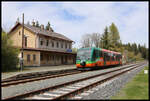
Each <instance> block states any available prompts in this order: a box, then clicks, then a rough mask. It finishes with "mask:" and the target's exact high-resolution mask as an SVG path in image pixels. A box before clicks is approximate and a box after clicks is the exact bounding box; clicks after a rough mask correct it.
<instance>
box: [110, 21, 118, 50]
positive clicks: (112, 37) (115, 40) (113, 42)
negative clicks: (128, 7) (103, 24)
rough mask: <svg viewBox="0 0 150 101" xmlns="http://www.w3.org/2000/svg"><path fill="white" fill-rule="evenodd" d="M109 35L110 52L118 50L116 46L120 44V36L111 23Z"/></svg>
mask: <svg viewBox="0 0 150 101" xmlns="http://www.w3.org/2000/svg"><path fill="white" fill-rule="evenodd" d="M109 30H110V32H109V34H110V43H111V44H110V48H111V49H112V50H114V51H115V50H116V49H117V48H118V46H119V45H118V44H119V43H120V35H119V31H118V29H117V27H116V25H115V24H114V23H112V24H111V25H110V27H109Z"/></svg>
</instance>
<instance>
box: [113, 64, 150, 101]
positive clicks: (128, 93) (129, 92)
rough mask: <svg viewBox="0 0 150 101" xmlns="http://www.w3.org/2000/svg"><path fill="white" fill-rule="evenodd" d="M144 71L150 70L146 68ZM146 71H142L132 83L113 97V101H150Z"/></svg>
mask: <svg viewBox="0 0 150 101" xmlns="http://www.w3.org/2000/svg"><path fill="white" fill-rule="evenodd" d="M144 70H148V73H149V68H148V66H146V67H145V68H144ZM144 70H142V71H141V72H140V73H139V74H137V75H136V76H135V77H134V78H133V80H132V81H130V82H129V83H127V84H126V85H125V87H124V88H123V89H121V91H120V92H119V93H118V94H117V95H115V96H113V97H111V99H132V100H141V99H143V100H148V99H149V95H148V92H149V91H148V90H149V88H148V87H149V83H148V74H144Z"/></svg>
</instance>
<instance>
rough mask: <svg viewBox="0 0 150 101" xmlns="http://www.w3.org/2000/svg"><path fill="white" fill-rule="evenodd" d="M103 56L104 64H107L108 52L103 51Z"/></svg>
mask: <svg viewBox="0 0 150 101" xmlns="http://www.w3.org/2000/svg"><path fill="white" fill-rule="evenodd" d="M103 57H104V66H106V53H105V52H103Z"/></svg>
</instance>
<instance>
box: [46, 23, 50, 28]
mask: <svg viewBox="0 0 150 101" xmlns="http://www.w3.org/2000/svg"><path fill="white" fill-rule="evenodd" d="M49 28H50V22H49V21H48V23H47V26H46V30H49Z"/></svg>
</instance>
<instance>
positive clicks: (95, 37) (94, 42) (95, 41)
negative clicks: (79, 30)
mask: <svg viewBox="0 0 150 101" xmlns="http://www.w3.org/2000/svg"><path fill="white" fill-rule="evenodd" d="M100 38H101V35H100V34H99V33H92V34H91V41H92V46H94V47H97V48H99V46H100V45H99V44H100Z"/></svg>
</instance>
